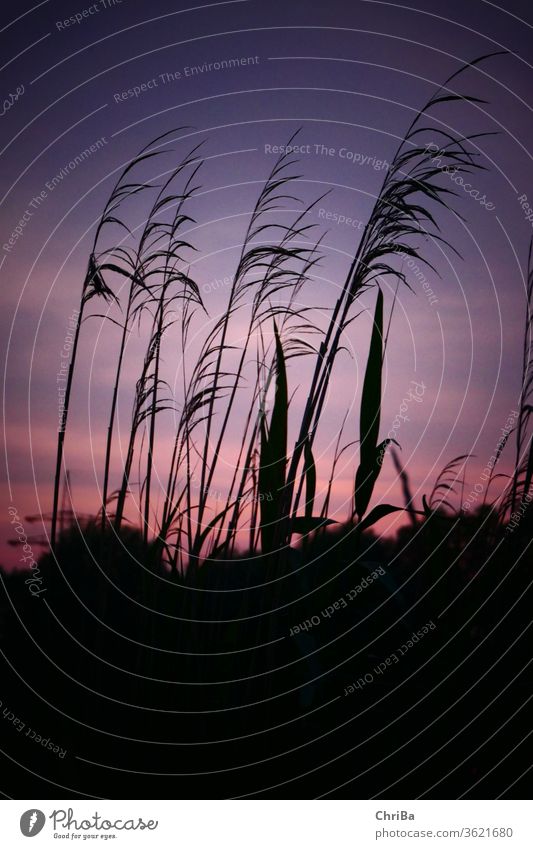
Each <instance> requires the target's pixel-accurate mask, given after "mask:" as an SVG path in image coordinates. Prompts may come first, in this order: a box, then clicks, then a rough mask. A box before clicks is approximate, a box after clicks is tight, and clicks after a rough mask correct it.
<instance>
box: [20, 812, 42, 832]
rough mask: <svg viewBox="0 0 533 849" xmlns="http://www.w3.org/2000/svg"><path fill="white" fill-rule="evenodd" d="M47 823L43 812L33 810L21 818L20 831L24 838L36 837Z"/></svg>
mask: <svg viewBox="0 0 533 849" xmlns="http://www.w3.org/2000/svg"><path fill="white" fill-rule="evenodd" d="M45 822H46V817H45V815H44V814H43V812H42V811H38V810H37V809H36V808H31V809H30V810H29V811H25V813H23V814H22V816H21V818H20V830H21V832H22V833H23V835H24V837H35V835H36V834H39V832H40V831H42V829H43V826H44V824H45Z"/></svg>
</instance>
